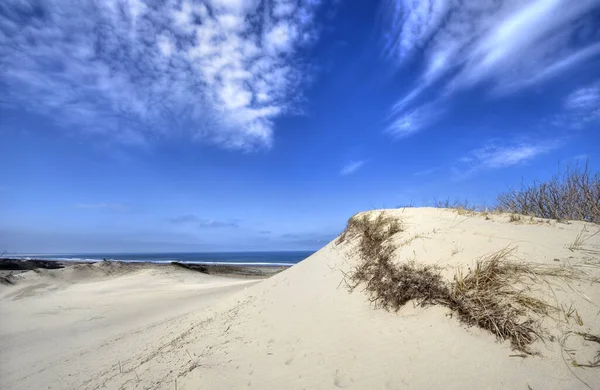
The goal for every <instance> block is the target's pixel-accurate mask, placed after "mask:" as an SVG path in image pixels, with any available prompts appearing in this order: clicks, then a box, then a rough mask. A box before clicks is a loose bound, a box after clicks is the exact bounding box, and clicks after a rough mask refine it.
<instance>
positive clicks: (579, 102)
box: [565, 81, 600, 111]
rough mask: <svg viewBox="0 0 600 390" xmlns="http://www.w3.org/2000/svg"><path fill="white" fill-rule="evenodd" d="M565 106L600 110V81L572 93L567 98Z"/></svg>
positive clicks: (573, 108)
mask: <svg viewBox="0 0 600 390" xmlns="http://www.w3.org/2000/svg"><path fill="white" fill-rule="evenodd" d="M565 107H566V108H567V109H570V110H585V111H598V110H600V81H598V82H596V83H593V84H591V85H590V86H587V87H584V88H580V89H578V90H576V91H574V92H573V93H571V94H570V95H569V96H567V99H566V100H565Z"/></svg>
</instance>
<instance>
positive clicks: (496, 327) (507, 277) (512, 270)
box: [338, 213, 577, 354]
mask: <svg viewBox="0 0 600 390" xmlns="http://www.w3.org/2000/svg"><path fill="white" fill-rule="evenodd" d="M401 231H402V224H401V223H400V222H399V221H397V220H394V219H392V218H390V217H387V216H385V214H384V213H380V214H379V215H378V216H377V217H375V218H369V216H368V215H367V214H365V215H362V216H355V217H353V218H351V219H350V221H349V222H348V227H347V229H346V230H345V231H344V233H343V234H342V235H341V236H340V238H339V239H338V244H341V243H343V242H344V241H346V240H347V239H348V238H350V237H355V238H357V239H358V247H357V249H358V255H359V259H360V261H359V263H358V264H357V265H356V266H355V267H354V268H353V269H352V270H351V271H350V272H348V273H345V274H344V281H345V283H346V286H347V287H348V289H349V291H354V290H355V289H356V288H357V287H358V286H361V285H363V286H364V291H366V292H367V293H368V295H369V300H370V301H371V303H372V304H373V305H374V306H375V307H378V308H384V309H387V310H391V311H397V310H399V309H400V308H401V307H402V306H404V305H405V304H406V303H407V302H409V301H413V302H415V303H416V304H417V305H434V304H435V305H443V306H446V307H448V308H450V309H451V310H453V311H454V312H455V313H456V314H457V316H458V318H459V320H460V321H462V322H464V323H466V324H468V325H475V326H478V327H480V328H483V329H485V330H488V331H490V332H491V333H493V334H494V335H496V337H498V339H500V340H509V341H510V342H511V346H512V347H513V348H514V349H516V350H519V351H521V352H524V353H527V354H531V353H533V352H532V351H531V349H530V344H531V343H532V342H533V341H534V340H536V339H538V338H542V333H543V332H542V330H541V328H540V325H539V323H538V322H537V321H535V318H537V317H539V316H540V315H548V314H550V312H554V311H557V310H558V309H556V308H555V307H553V306H551V305H549V304H547V303H546V302H544V301H542V300H540V299H538V298H536V297H534V296H533V295H532V294H531V292H530V288H529V287H530V286H531V285H532V284H533V283H534V282H539V281H540V279H541V278H543V277H561V278H570V277H575V276H577V275H576V274H574V272H575V271H570V270H567V269H565V268H561V267H554V268H552V267H544V268H543V267H539V266H535V265H531V264H526V263H522V262H521V263H517V262H513V261H511V260H510V257H511V255H512V253H513V251H514V248H512V249H504V250H502V251H500V252H497V253H494V254H492V255H490V256H488V257H485V258H482V259H480V260H478V261H477V262H476V264H475V267H474V269H469V270H468V271H466V272H465V271H464V270H463V269H458V270H457V272H456V275H455V277H454V281H452V282H450V281H447V280H444V278H443V277H442V276H441V273H440V271H439V269H437V268H435V267H431V266H425V265H419V264H416V263H415V262H406V263H402V264H397V263H396V262H395V261H394V259H393V253H394V250H395V248H394V247H393V246H392V245H391V243H390V241H389V238H390V237H392V236H393V235H394V234H396V233H399V232H401Z"/></svg>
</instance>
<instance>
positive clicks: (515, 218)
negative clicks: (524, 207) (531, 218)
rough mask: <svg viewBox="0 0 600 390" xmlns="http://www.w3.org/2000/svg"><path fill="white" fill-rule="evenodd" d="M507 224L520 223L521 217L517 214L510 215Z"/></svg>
mask: <svg viewBox="0 0 600 390" xmlns="http://www.w3.org/2000/svg"><path fill="white" fill-rule="evenodd" d="M508 222H521V216H520V215H519V214H511V215H510V217H509V219H508Z"/></svg>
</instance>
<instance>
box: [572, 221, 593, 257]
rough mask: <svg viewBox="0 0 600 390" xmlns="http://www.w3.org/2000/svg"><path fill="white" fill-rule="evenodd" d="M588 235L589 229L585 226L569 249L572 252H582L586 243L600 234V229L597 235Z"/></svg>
mask: <svg viewBox="0 0 600 390" xmlns="http://www.w3.org/2000/svg"><path fill="white" fill-rule="evenodd" d="M587 233H588V229H587V227H586V226H584V227H583V228H582V229H581V231H580V232H579V234H577V236H576V237H575V240H573V242H572V243H571V244H570V245H569V246H568V247H567V248H568V249H569V250H570V251H571V252H573V251H576V250H582V249H583V244H585V242H586V241H587V240H589V239H590V238H592V237H594V236H595V235H597V234H598V233H600V229H598V230H597V231H596V232H595V233H591V234H587Z"/></svg>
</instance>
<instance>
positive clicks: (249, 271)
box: [0, 257, 294, 278]
mask: <svg viewBox="0 0 600 390" xmlns="http://www.w3.org/2000/svg"><path fill="white" fill-rule="evenodd" d="M103 261H107V262H114V263H126V264H131V265H133V266H139V267H149V266H150V267H152V266H153V267H163V266H170V265H172V266H177V267H180V268H184V269H188V270H190V271H194V272H201V273H204V274H209V275H220V276H229V277H256V278H265V277H269V276H272V275H275V274H277V273H279V272H281V271H283V270H285V269H287V268H289V267H291V266H292V265H294V264H289V263H216V262H180V261H160V262H156V261H142V260H129V261H122V260H95V259H89V260H84V261H78V260H54V259H37V258H26V259H24V258H18V257H2V258H0V272H1V273H2V274H5V273H6V274H11V273H20V272H25V271H32V270H35V269H62V268H67V267H71V266H75V265H78V264H93V263H100V262H103ZM3 276H4V275H3Z"/></svg>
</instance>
